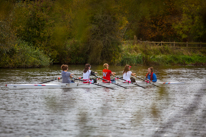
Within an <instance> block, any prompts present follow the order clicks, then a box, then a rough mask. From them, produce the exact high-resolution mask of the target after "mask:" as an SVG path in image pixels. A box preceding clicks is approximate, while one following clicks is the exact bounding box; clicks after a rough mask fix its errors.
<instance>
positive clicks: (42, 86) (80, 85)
mask: <svg viewBox="0 0 206 137" xmlns="http://www.w3.org/2000/svg"><path fill="white" fill-rule="evenodd" d="M117 84H119V85H121V86H124V87H139V86H137V85H134V84H131V83H117ZM136 84H138V85H140V86H150V85H151V84H149V83H146V82H136ZM165 84H166V85H169V84H183V83H182V82H159V83H155V85H158V86H159V85H165ZM101 85H103V86H104V87H110V88H111V87H112V88H114V87H119V86H117V85H115V84H112V83H96V84H83V83H68V84H67V83H50V84H7V85H6V86H7V87H8V88H12V89H19V88H20V89H24V88H27V89H33V88H34V89H61V88H101V87H102V86H101ZM151 86H152V85H151Z"/></svg>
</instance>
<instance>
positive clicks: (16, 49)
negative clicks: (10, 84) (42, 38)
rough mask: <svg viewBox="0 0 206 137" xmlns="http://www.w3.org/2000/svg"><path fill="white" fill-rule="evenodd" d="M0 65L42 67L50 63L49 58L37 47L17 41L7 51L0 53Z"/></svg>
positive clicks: (7, 66) (8, 66) (6, 66)
mask: <svg viewBox="0 0 206 137" xmlns="http://www.w3.org/2000/svg"><path fill="white" fill-rule="evenodd" d="M1 55H2V56H1V58H0V67H5V68H13V67H24V68H26V67H44V66H49V65H50V59H49V57H47V56H46V55H45V54H43V53H42V52H41V51H40V50H39V49H38V48H34V47H32V46H29V45H28V43H26V42H23V41H19V43H17V44H16V45H15V46H13V47H12V48H11V49H9V50H8V51H7V52H4V53H3V54H2V53H1Z"/></svg>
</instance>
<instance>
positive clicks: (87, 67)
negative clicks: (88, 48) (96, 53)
mask: <svg viewBox="0 0 206 137" xmlns="http://www.w3.org/2000/svg"><path fill="white" fill-rule="evenodd" d="M90 69H91V65H90V64H86V65H85V68H84V71H83V83H96V81H95V79H90V75H93V76H96V75H95V73H97V72H93V71H91V70H90Z"/></svg>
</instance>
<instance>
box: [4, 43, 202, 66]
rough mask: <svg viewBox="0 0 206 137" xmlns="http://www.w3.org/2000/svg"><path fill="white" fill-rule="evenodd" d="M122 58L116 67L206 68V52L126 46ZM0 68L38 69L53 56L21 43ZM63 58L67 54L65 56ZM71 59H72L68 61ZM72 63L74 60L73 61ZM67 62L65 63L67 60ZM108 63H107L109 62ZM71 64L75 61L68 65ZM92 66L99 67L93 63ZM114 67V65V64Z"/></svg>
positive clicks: (6, 56) (10, 52)
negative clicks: (173, 66) (139, 65)
mask: <svg viewBox="0 0 206 137" xmlns="http://www.w3.org/2000/svg"><path fill="white" fill-rule="evenodd" d="M65 51H68V52H67V53H73V52H74V51H72V50H71V49H65ZM121 51H122V52H121V56H120V57H119V59H117V60H116V61H115V63H114V64H115V65H125V64H130V65H138V64H141V65H161V66H172V65H177V66H181V65H194V66H206V49H205V48H202V49H197V48H185V47H171V46H167V45H164V46H150V45H141V44H139V45H129V44H127V45H126V44H124V45H122V49H121ZM1 55H2V56H1V59H0V68H30V67H31V68H35V67H46V66H49V65H51V64H52V63H59V64H62V63H61V62H55V61H52V59H51V57H49V56H47V55H45V54H44V52H42V51H40V50H39V49H38V48H34V47H32V46H29V45H28V43H26V42H22V41H20V42H18V43H17V44H16V45H15V46H13V47H11V48H10V49H9V52H4V53H2V54H1ZM62 56H63V55H62ZM62 58H73V59H72V60H75V58H76V59H78V58H84V57H83V56H82V57H80V56H78V57H76V56H75V55H73V56H67V54H65V55H64V57H62ZM67 60H69V59H67ZM70 60H71V59H70ZM63 62H64V61H63ZM83 62H85V60H83V61H82V62H78V61H77V62H73V63H72V64H84V63H83ZM106 62H107V61H106ZM64 63H67V64H71V62H70V63H69V62H64ZM90 63H91V64H95V63H93V62H90ZM111 64H112V63H111Z"/></svg>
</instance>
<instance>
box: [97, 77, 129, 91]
mask: <svg viewBox="0 0 206 137" xmlns="http://www.w3.org/2000/svg"><path fill="white" fill-rule="evenodd" d="M95 77H96V78H100V79H102V80H104V81H108V82H112V81H111V80H107V79H103V78H101V77H98V76H96V75H95ZM111 84H114V85H117V86H119V87H122V88H125V89H127V87H124V86H121V85H119V84H117V83H111Z"/></svg>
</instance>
